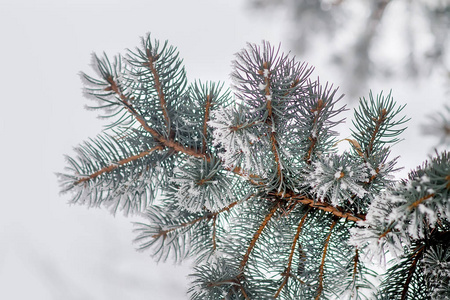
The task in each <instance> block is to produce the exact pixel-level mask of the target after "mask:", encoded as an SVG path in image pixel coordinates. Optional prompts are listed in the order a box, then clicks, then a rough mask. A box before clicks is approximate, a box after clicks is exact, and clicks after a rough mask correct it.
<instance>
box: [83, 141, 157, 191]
mask: <svg viewBox="0 0 450 300" xmlns="http://www.w3.org/2000/svg"><path fill="white" fill-rule="evenodd" d="M163 148H164V147H163V146H161V145H157V146H155V147H153V148H152V149H150V150H146V151H143V152H141V153H139V154H136V155H133V156H130V157H127V158H124V159H122V160H119V161H118V162H115V163H112V164H110V165H109V166H107V167H104V168H102V169H100V170H98V171H97V172H94V173H92V174H91V175H89V176H85V177H83V178H81V179H79V180H77V181H75V183H74V184H75V185H77V184H80V183H83V182H86V181H89V180H92V179H95V178H97V177H98V176H100V175H102V174H104V173H107V172H111V171H112V170H114V169H117V168H118V167H120V166H123V165H125V164H127V163H129V162H132V161H135V160H138V159H140V158H143V157H144V156H147V155H149V154H151V153H153V152H154V151H156V150H162V149H163Z"/></svg>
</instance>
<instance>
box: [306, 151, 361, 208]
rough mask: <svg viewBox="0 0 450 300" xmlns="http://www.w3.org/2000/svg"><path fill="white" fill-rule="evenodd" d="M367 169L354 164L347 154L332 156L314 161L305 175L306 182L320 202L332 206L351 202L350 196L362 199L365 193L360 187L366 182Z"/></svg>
mask: <svg viewBox="0 0 450 300" xmlns="http://www.w3.org/2000/svg"><path fill="white" fill-rule="evenodd" d="M367 176H368V175H367V168H366V166H365V165H364V164H357V163H356V164H355V162H353V161H352V160H351V159H350V157H349V155H348V153H344V154H343V155H342V156H341V157H340V156H338V155H336V154H332V155H331V156H329V157H323V158H322V159H319V160H317V161H315V162H314V163H313V164H312V166H311V168H309V172H308V173H307V174H306V181H307V182H308V183H309V186H310V187H311V188H312V191H313V192H314V193H315V194H316V196H317V198H318V199H319V200H321V201H325V200H327V199H328V200H329V201H330V202H331V203H332V204H333V205H341V204H342V202H343V201H345V200H348V201H350V202H353V197H352V195H356V196H357V197H359V198H363V197H364V195H365V194H366V193H367V191H366V190H365V189H364V188H363V186H362V185H361V184H362V183H363V182H365V181H367Z"/></svg>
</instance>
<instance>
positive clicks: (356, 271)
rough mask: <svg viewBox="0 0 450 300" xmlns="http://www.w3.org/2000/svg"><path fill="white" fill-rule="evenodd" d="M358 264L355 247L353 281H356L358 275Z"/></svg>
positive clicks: (356, 248)
mask: <svg viewBox="0 0 450 300" xmlns="http://www.w3.org/2000/svg"><path fill="white" fill-rule="evenodd" d="M358 263H359V250H358V247H355V256H354V257H353V281H356V275H357V274H358Z"/></svg>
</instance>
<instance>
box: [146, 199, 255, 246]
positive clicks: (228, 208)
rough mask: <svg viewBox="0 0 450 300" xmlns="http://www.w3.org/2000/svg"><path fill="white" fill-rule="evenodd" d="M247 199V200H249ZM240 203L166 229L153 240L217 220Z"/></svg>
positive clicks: (236, 202) (154, 236)
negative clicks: (196, 224) (188, 227)
mask: <svg viewBox="0 0 450 300" xmlns="http://www.w3.org/2000/svg"><path fill="white" fill-rule="evenodd" d="M252 196H253V195H252ZM252 196H250V197H252ZM250 197H248V198H247V199H249V198H250ZM247 199H246V200H247ZM238 203H239V201H235V202H233V203H231V204H230V205H228V206H227V207H225V208H223V209H221V210H219V211H218V212H215V213H207V214H205V215H203V216H201V217H199V218H196V219H194V220H192V221H189V222H185V223H181V224H179V225H178V226H176V227H173V228H170V229H166V230H161V231H160V232H159V233H158V234H155V235H153V238H155V239H156V238H158V237H160V236H165V235H167V234H168V233H169V232H172V231H176V230H179V229H181V228H184V227H187V226H191V225H194V224H195V223H198V222H200V221H203V220H208V221H209V220H211V219H213V220H215V218H216V217H217V215H219V214H221V213H223V212H225V211H229V210H230V209H232V208H233V207H234V206H235V205H236V204H238Z"/></svg>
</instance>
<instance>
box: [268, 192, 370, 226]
mask: <svg viewBox="0 0 450 300" xmlns="http://www.w3.org/2000/svg"><path fill="white" fill-rule="evenodd" d="M273 195H275V196H278V197H282V198H284V199H287V200H289V201H290V200H292V201H297V202H300V203H302V204H305V205H308V206H310V207H313V208H317V209H320V210H323V211H326V212H330V213H332V214H333V215H335V216H336V217H339V218H343V219H346V220H350V221H354V222H358V221H364V220H365V219H366V216H365V215H364V214H354V213H352V212H346V211H343V209H342V208H340V207H338V206H336V207H335V206H333V205H331V204H329V203H326V202H321V201H317V200H314V199H310V198H308V197H307V196H305V195H296V194H289V193H282V192H280V193H275V194H273Z"/></svg>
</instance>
